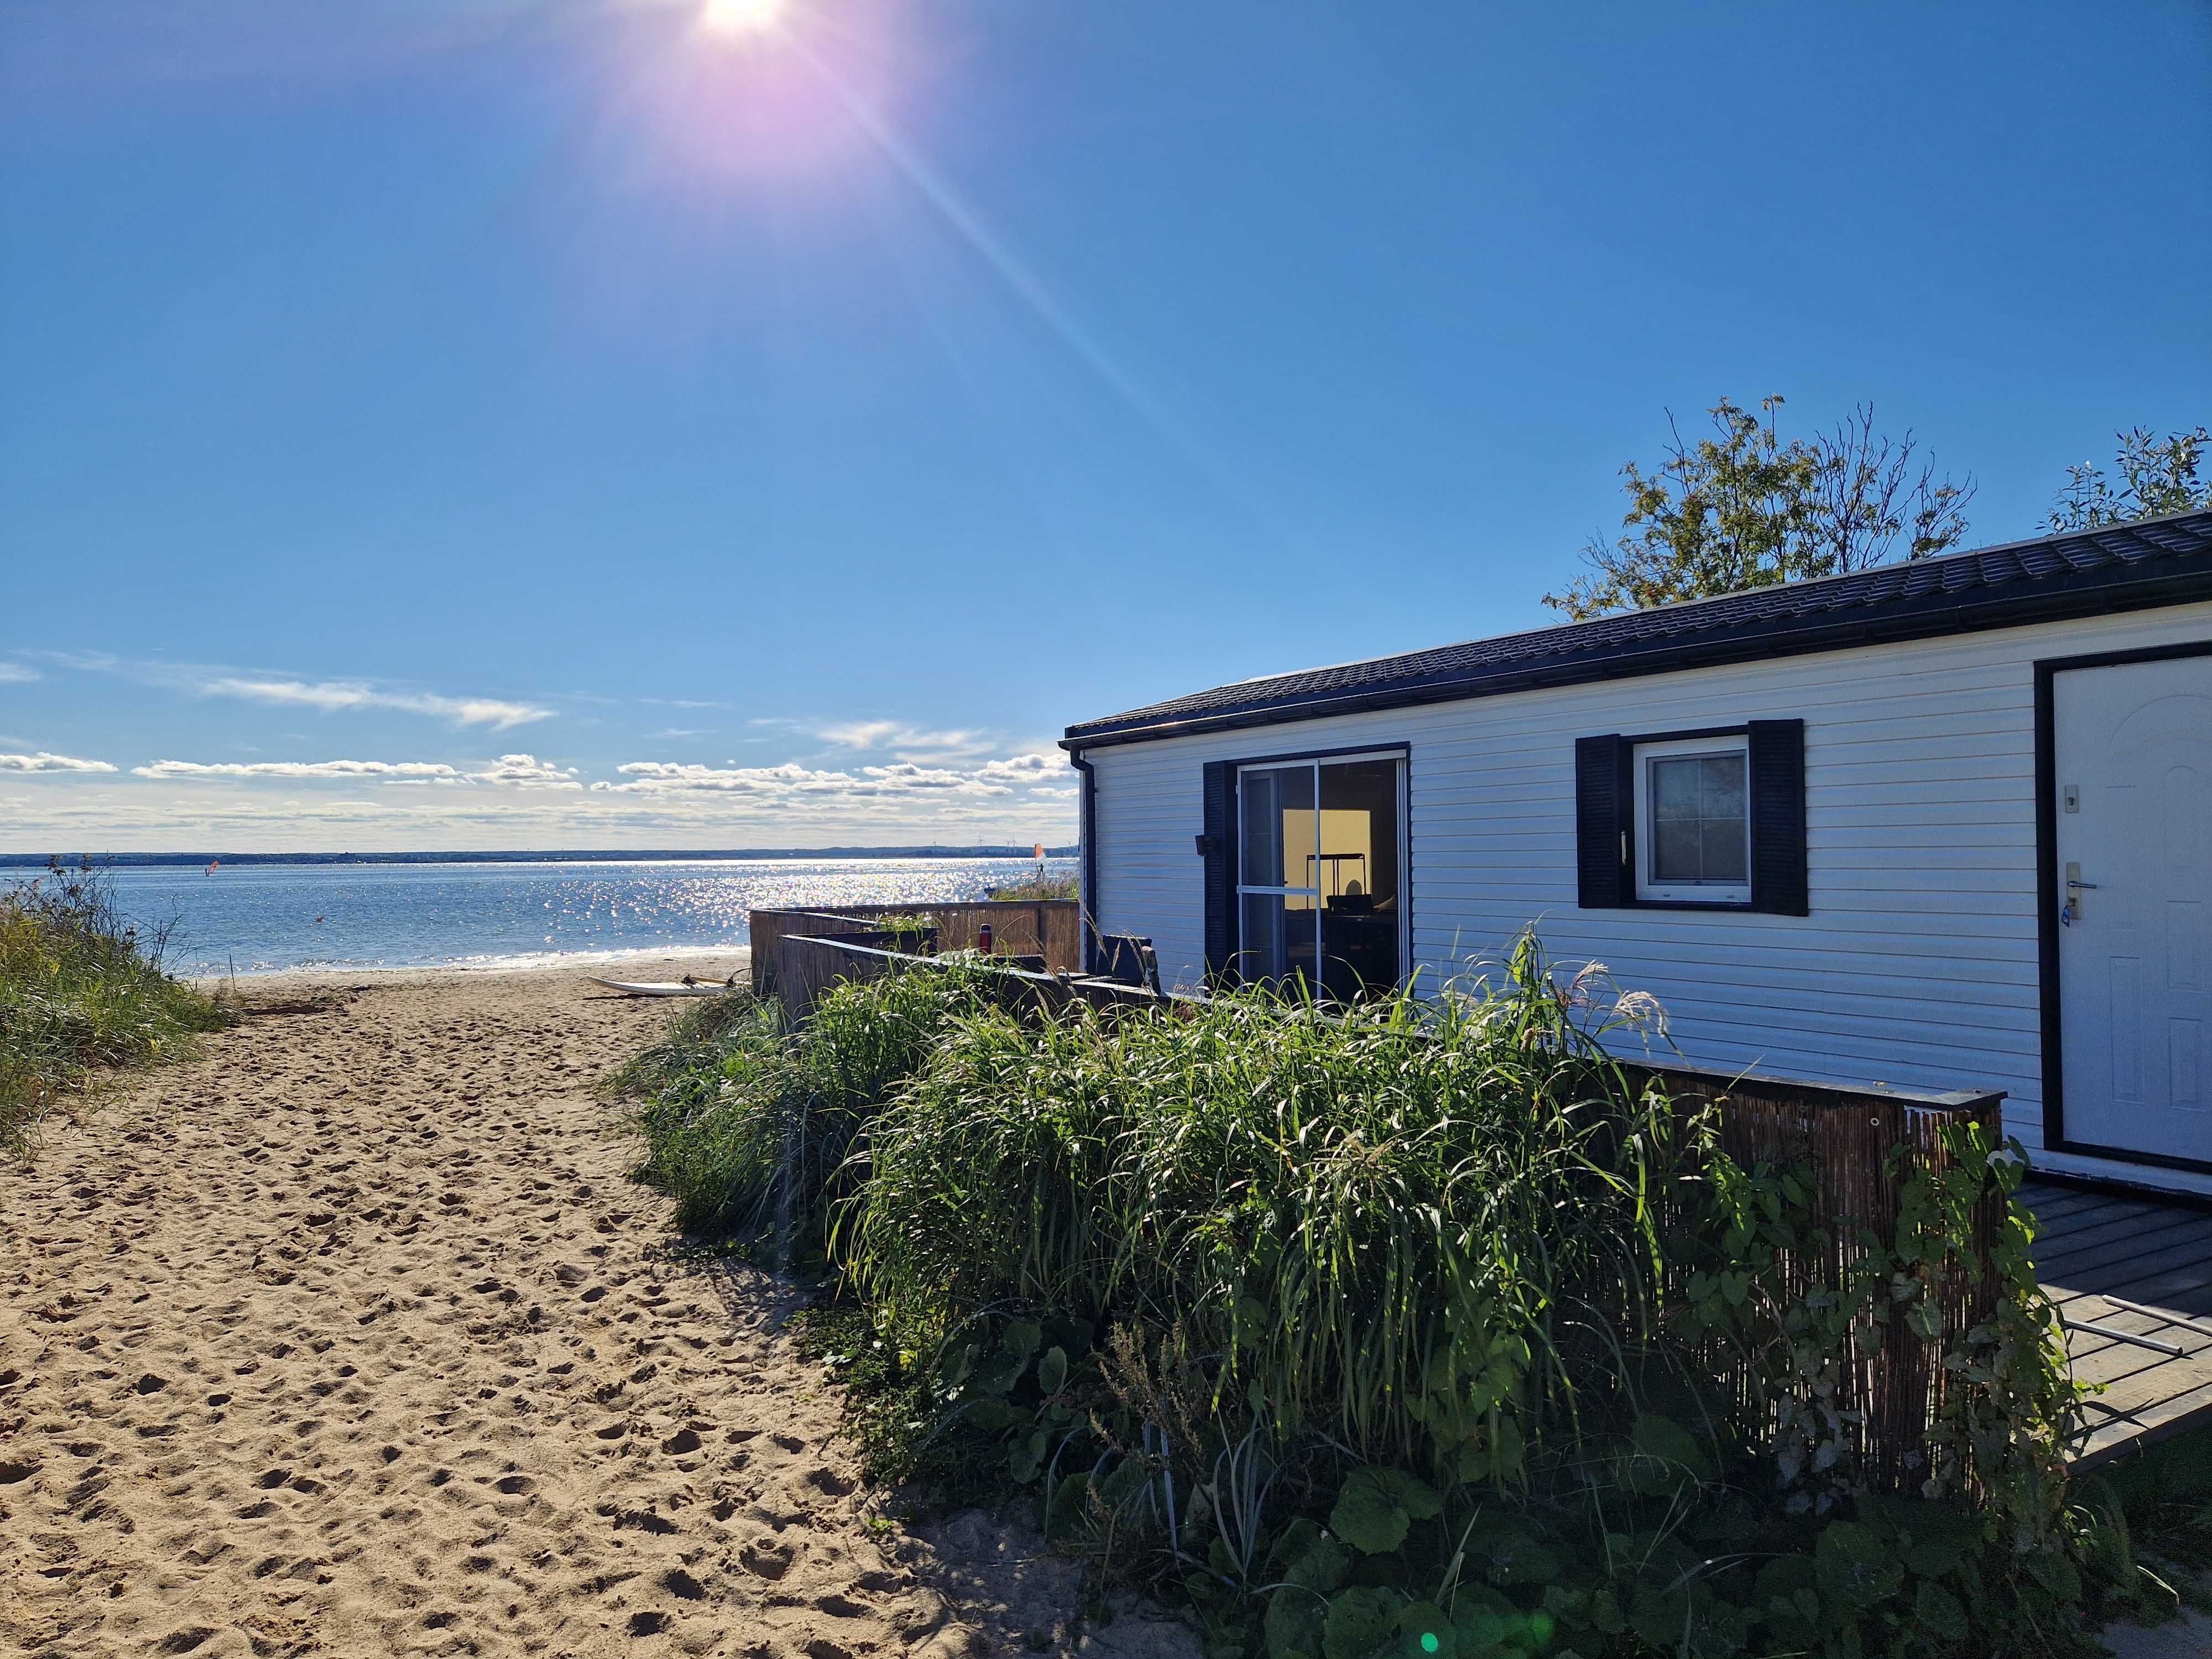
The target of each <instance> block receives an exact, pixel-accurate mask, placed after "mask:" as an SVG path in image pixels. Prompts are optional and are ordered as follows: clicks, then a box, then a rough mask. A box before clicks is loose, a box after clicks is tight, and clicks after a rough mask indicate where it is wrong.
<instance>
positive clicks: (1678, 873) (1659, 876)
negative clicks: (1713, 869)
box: [1651, 819, 1705, 882]
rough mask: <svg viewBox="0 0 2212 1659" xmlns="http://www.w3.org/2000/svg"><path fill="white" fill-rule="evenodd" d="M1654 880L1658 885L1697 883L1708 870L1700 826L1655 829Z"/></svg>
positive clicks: (1657, 826)
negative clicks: (1701, 847)
mask: <svg viewBox="0 0 2212 1659" xmlns="http://www.w3.org/2000/svg"><path fill="white" fill-rule="evenodd" d="M1652 830H1653V833H1652V836H1651V879H1652V880H1654V881H1656V882H1695V881H1697V880H1698V879H1699V877H1700V874H1701V872H1703V871H1704V869H1705V860H1704V859H1703V857H1702V855H1701V854H1700V850H1699V836H1698V825H1697V822H1696V820H1694V819H1692V821H1691V822H1689V823H1658V824H1655V825H1654V826H1653V827H1652Z"/></svg>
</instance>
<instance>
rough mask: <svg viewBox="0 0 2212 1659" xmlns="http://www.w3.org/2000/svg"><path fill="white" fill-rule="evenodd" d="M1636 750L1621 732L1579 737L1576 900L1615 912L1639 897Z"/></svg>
mask: <svg viewBox="0 0 2212 1659" xmlns="http://www.w3.org/2000/svg"><path fill="white" fill-rule="evenodd" d="M1631 755H1632V750H1631V749H1630V746H1629V745H1628V744H1626V743H1623V742H1622V741H1621V740H1620V736H1619V735H1618V734H1617V733H1616V734H1615V735H1613V736H1612V737H1605V738H1576V739H1575V888H1576V897H1575V902H1576V903H1577V904H1578V905H1580V906H1581V907H1582V908H1583V909H1585V910H1613V909H1618V908H1620V907H1621V906H1622V905H1625V904H1631V903H1633V902H1635V899H1636V876H1635V872H1636V862H1635V841H1636V805H1635V802H1636V790H1635V786H1634V781H1633V779H1632V776H1631V775H1630V771H1629V768H1630V765H1631Z"/></svg>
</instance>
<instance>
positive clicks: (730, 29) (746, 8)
mask: <svg viewBox="0 0 2212 1659" xmlns="http://www.w3.org/2000/svg"><path fill="white" fill-rule="evenodd" d="M782 13H783V0H707V6H706V9H705V10H703V11H702V12H701V13H700V14H699V21H701V22H702V23H704V24H705V25H706V26H707V27H708V28H710V29H714V30H715V31H717V32H718V33H723V34H746V33H751V32H752V31H754V30H757V29H764V28H767V27H769V25H771V24H773V23H774V22H775V20H776V19H777V18H778V17H779V16H781V15H782Z"/></svg>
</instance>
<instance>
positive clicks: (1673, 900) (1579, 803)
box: [1575, 720, 1808, 916]
mask: <svg viewBox="0 0 2212 1659" xmlns="http://www.w3.org/2000/svg"><path fill="white" fill-rule="evenodd" d="M1575 839H1576V866H1577V869H1576V887H1577V899H1578V902H1579V903H1580V905H1581V908H1583V909H1586V910H1589V909H1610V908H1627V907H1632V906H1668V907H1674V906H1696V907H1699V908H1712V909H1737V910H1755V911H1760V912H1765V913H1766V914H1770V915H1796V916H1802V915H1807V914H1808V884H1807V881H1806V873H1805V723H1804V722H1803V721H1802V720H1753V721H1751V722H1749V723H1748V724H1747V725H1744V726H1735V727H1729V728H1724V729H1721V730H1709V731H1702V732H1655V733H1652V734H1650V735H1647V736H1644V737H1622V736H1620V735H1618V734H1615V735H1612V736H1607V737H1601V738H1579V739H1577V742H1576V744H1575Z"/></svg>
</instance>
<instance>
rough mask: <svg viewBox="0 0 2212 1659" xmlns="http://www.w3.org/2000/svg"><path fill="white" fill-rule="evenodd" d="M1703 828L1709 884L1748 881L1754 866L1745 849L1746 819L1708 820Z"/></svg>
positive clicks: (1706, 872) (1706, 873) (1706, 874)
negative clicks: (1711, 882) (1744, 823)
mask: <svg viewBox="0 0 2212 1659" xmlns="http://www.w3.org/2000/svg"><path fill="white" fill-rule="evenodd" d="M1702 828H1703V829H1704V831H1705V834H1704V836H1702V837H1701V839H1702V841H1703V842H1704V854H1705V858H1704V863H1705V879H1706V880H1707V881H1734V882H1746V881H1749V880H1750V879H1751V867H1750V862H1749V859H1748V857H1747V849H1746V848H1745V846H1744V836H1743V820H1742V819H1741V818H1740V817H1737V818H1721V819H1713V818H1707V819H1706V820H1705V823H1704V824H1703V826H1702Z"/></svg>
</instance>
